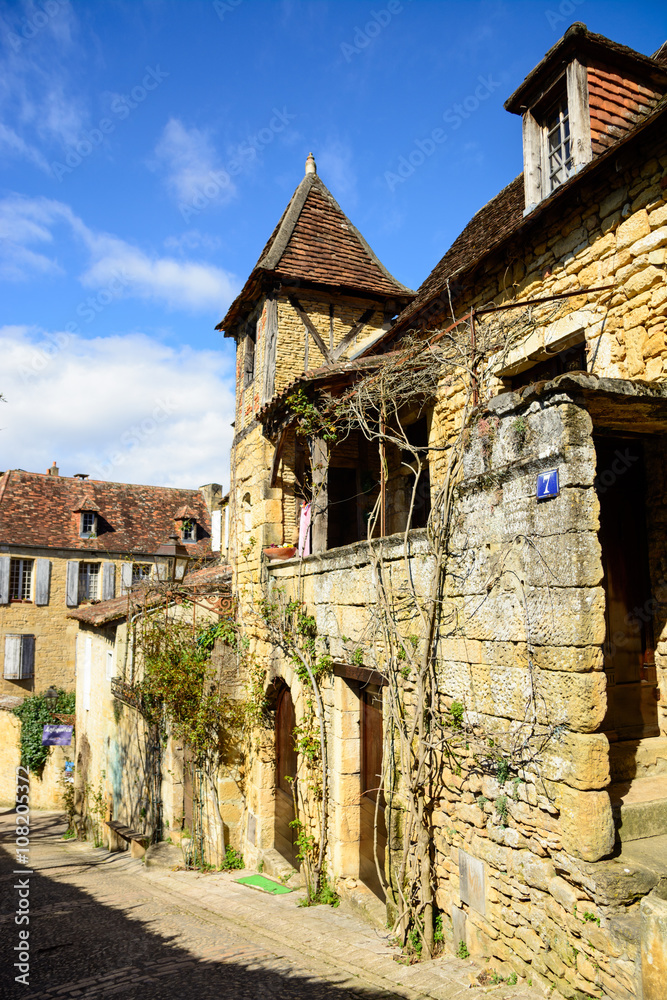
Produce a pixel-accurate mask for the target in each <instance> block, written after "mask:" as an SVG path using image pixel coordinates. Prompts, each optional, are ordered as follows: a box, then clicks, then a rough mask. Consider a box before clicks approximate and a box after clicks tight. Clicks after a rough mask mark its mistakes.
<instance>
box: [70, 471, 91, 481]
mask: <svg viewBox="0 0 667 1000" xmlns="http://www.w3.org/2000/svg"><path fill="white" fill-rule="evenodd" d="M72 478H73V479H80V480H81V482H83V481H84V479H87V478H88V473H87V472H75V473H74V475H73V476H72Z"/></svg>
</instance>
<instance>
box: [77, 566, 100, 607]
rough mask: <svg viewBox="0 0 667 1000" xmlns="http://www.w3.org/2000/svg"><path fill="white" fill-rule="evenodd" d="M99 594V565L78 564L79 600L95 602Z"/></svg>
mask: <svg viewBox="0 0 667 1000" xmlns="http://www.w3.org/2000/svg"><path fill="white" fill-rule="evenodd" d="M99 593H100V564H99V563H98V562H97V563H92V562H82V563H79V600H80V601H96V600H97V599H98V597H99Z"/></svg>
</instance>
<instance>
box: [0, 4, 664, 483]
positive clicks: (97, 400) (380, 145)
mask: <svg viewBox="0 0 667 1000" xmlns="http://www.w3.org/2000/svg"><path fill="white" fill-rule="evenodd" d="M575 20H581V21H584V22H585V23H586V24H587V25H588V27H589V28H590V29H591V30H593V31H597V32H601V33H602V34H606V35H608V36H609V37H611V38H613V39H614V40H616V41H619V42H622V43H624V44H626V45H629V46H631V47H633V48H636V49H638V50H639V51H640V52H645V53H649V54H650V53H651V52H653V51H654V50H655V49H657V48H658V46H659V45H660V44H661V43H662V42H663V41H664V40H665V37H666V36H667V7H666V6H665V4H664V0H660V2H644V3H635V4H633V5H632V6H631V7H630V6H629V5H628V4H627V3H616V2H609V0H607V2H603V3H600V2H595V0H578V2H575V0H564V2H561V3H557V2H556V0H546V2H542V0H523V2H494V0H482V2H467V3H448V2H435V0H431V2H429V0H378V2H377V3H366V2H357V0H339V2H337V3H324V2H315V3H306V2H297V0H282V2H266V0H216V2H202V3H200V2H185V0H180V2H179V0H172V2H164V0H150V2H143V3H142V2H130V0H128V2H104V0H98V2H94V3H93V2H83V0H70V2H62V0H38V2H29V3H14V2H10V3H0V62H1V68H0V295H1V299H0V301H1V302H2V312H1V314H0V352H1V353H0V357H1V358H2V361H1V363H0V392H1V393H3V394H4V396H5V397H6V400H7V401H6V402H5V403H3V404H1V405H0V427H1V428H2V429H1V430H0V469H4V468H17V467H20V468H24V469H30V470H32V471H44V470H45V469H46V467H47V465H50V464H51V462H52V461H53V460H54V459H55V460H57V461H58V463H59V466H60V469H61V471H62V473H63V474H65V475H72V474H73V473H74V472H88V473H89V474H90V475H91V476H92V477H93V478H104V479H112V480H120V481H127V482H145V483H156V484H163V485H173V486H199V485H201V484H202V483H204V482H210V481H212V480H215V481H219V482H222V483H223V484H224V485H225V488H227V486H228V484H229V468H228V466H229V445H230V441H231V435H232V429H231V427H230V423H231V421H232V420H233V419H234V417H233V393H234V386H233V352H232V345H231V344H230V343H229V341H223V340H222V339H221V337H220V334H218V333H216V332H215V330H214V327H215V324H216V323H217V322H219V320H220V319H221V318H222V316H223V314H224V312H225V310H226V307H227V306H228V305H229V303H230V302H231V300H232V299H233V297H234V295H235V294H236V293H237V291H238V290H239V289H240V287H241V286H242V284H243V282H244V280H245V278H246V277H247V275H248V273H249V272H250V270H251V269H252V267H253V265H254V264H255V262H256V260H257V257H258V255H259V253H260V251H261V249H262V247H263V245H264V243H265V241H266V239H267V238H268V236H269V234H270V232H271V230H272V228H273V226H274V225H275V223H276V222H277V220H278V218H279V217H280V215H281V213H282V211H283V209H284V207H285V205H286V204H287V201H288V200H289V198H290V196H291V194H292V192H293V190H294V188H295V187H296V186H297V184H298V183H299V181H300V180H301V178H302V176H303V169H304V161H305V157H306V155H307V154H308V152H309V151H310V150H312V151H313V153H314V155H315V158H316V160H317V164H318V172H319V174H320V176H321V177H322V179H323V181H324V183H325V184H327V186H328V187H329V188H330V190H331V191H332V193H333V194H334V196H335V197H336V198H337V199H338V201H339V202H340V204H341V206H342V207H343V209H344V211H346V212H347V214H348V215H349V216H350V218H351V219H352V221H353V222H354V223H355V224H356V225H357V226H358V227H359V228H360V230H361V231H362V232H363V234H364V236H365V237H366V239H367V240H368V242H369V243H370V244H371V246H372V247H373V249H374V250H375V251H376V253H377V254H378V256H379V257H380V258H381V259H382V261H383V262H384V263H385V265H386V266H387V267H388V268H389V269H390V270H391V271H392V272H393V273H394V274H395V275H396V277H397V278H398V279H399V280H400V281H402V282H404V283H405V284H407V285H411V286H412V287H414V288H417V287H418V285H419V284H420V283H421V282H422V281H423V280H424V279H425V278H426V276H427V275H428V273H429V271H430V270H431V268H432V267H433V266H434V264H435V263H436V262H437V261H438V260H439V259H440V257H441V256H442V255H443V253H444V252H445V250H446V249H447V247H448V246H449V245H450V243H451V242H452V241H453V240H454V239H455V237H456V235H457V234H458V232H460V230H461V229H462V228H463V226H464V225H465V224H466V222H467V221H468V219H469V218H470V216H471V215H472V214H474V212H475V211H477V209H479V208H480V207H481V206H482V205H483V204H484V203H485V202H486V201H488V199H489V198H491V197H493V195H494V194H495V193H496V192H497V191H498V190H500V189H501V188H502V187H504V185H505V184H507V183H508V182H509V181H510V180H512V179H513V178H514V177H515V176H516V175H517V174H518V173H520V171H521V123H520V120H519V119H518V118H517V117H515V116H512V115H508V114H507V112H505V111H504V110H503V106H502V105H503V102H504V100H505V99H506V98H507V97H508V96H509V94H510V93H511V92H512V91H513V90H514V88H515V87H516V86H517V85H518V84H519V83H520V82H521V80H522V79H523V77H524V76H525V75H526V73H527V72H528V71H529V70H530V69H531V68H532V67H533V66H534V65H535V64H536V63H537V62H539V60H540V59H541V58H542V56H543V55H544V53H545V52H546V51H547V50H548V49H549V48H550V47H551V46H552V45H553V44H554V43H555V42H556V41H557V40H558V38H559V37H560V35H561V34H562V33H563V32H564V31H565V29H566V28H567V27H568V25H569V24H570V23H572V22H573V21H575ZM434 129H435V130H437V129H439V130H440V132H438V133H437V136H438V142H434V141H433V140H432V138H431V137H432V135H433V130H434ZM417 150H419V151H420V153H421V156H420V155H417V154H415V155H413V156H412V161H411V162H412V163H419V161H420V160H423V162H421V163H419V165H418V166H417V167H412V168H411V167H410V160H409V158H410V155H411V154H412V153H415V151H417Z"/></svg>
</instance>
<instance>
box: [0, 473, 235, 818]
mask: <svg viewBox="0 0 667 1000" xmlns="http://www.w3.org/2000/svg"><path fill="white" fill-rule="evenodd" d="M221 501H222V490H221V487H220V486H219V485H217V484H210V485H209V486H205V487H202V489H201V490H181V489H172V488H168V487H157V486H135V485H132V484H129V483H111V482H103V481H98V480H90V479H88V477H87V476H61V475H60V474H59V470H58V468H57V467H56V465H55V463H54V464H53V466H52V467H51V468H50V469H49V470H48V471H47V472H46V473H45V474H40V473H33V472H24V471H23V470H21V469H12V470H9V471H7V472H5V473H4V474H3V475H2V476H0V655H1V656H2V662H3V670H2V680H1V681H0V684H1V685H2V686H1V688H0V695H2V696H3V700H2V705H3V706H4V707H5V708H7V709H9V708H11V707H13V706H14V705H16V704H18V703H19V702H20V700H21V699H23V698H24V697H25V696H26V695H28V694H32V693H35V692H37V693H41V692H43V691H45V690H46V689H47V688H48V687H49V686H51V685H53V686H55V687H59V688H64V689H65V690H69V691H71V690H74V687H75V673H76V656H75V643H76V634H77V626H76V624H75V623H74V622H73V621H72V620H71V619H68V617H67V614H68V611H69V610H71V609H73V608H76V607H78V606H81V605H88V604H95V603H97V602H99V601H106V600H109V599H111V598H114V597H116V596H120V595H122V594H124V593H127V592H128V591H129V590H130V589H131V587H132V586H133V585H134V584H136V583H138V582H140V581H141V580H143V579H146V578H150V576H151V574H157V573H159V567H160V564H161V563H162V562H163V561H164V560H162V559H161V557H160V556H157V555H156V551H157V549H158V547H159V546H160V545H161V544H162V543H163V542H167V541H168V540H169V536H170V535H173V534H177V535H178V536H179V537H180V538H181V540H182V541H183V542H184V544H186V545H187V546H188V548H189V550H190V551H191V552H192V555H193V557H194V558H195V559H196V560H207V559H209V558H210V557H211V554H212V551H215V550H217V551H219V550H220V546H221V544H222V543H221V526H222V523H223V522H222V518H223V512H222V509H221V508H222V504H221ZM0 724H1V725H2V731H3V737H4V739H3V742H4V743H5V744H6V746H7V747H8V749H7V750H6V752H7V753H9V754H10V756H11V759H12V760H15V762H16V763H18V753H19V751H18V745H17V742H16V736H17V731H18V720H17V719H16V718H14V717H13V716H11V715H9V714H8V713H7V712H5V711H1V712H0ZM3 774H4V776H5V781H6V782H7V783H8V784H7V786H6V787H4V786H0V799H1V800H2V801H12V795H13V788H14V783H13V769H12V770H9V769H5V770H3ZM45 780H46V779H45ZM47 784H48V785H49V789H50V790H49V791H48V792H47V791H44V790H43V794H44V795H45V796H46V798H45V799H44V802H43V804H44V805H45V806H50V807H53V806H55V805H56V804H57V803H58V801H59V797H60V792H59V789H58V787H57V783H56V784H55V785H54V784H53V782H51V781H50V780H49V781H48V782H47ZM39 787H40V788H41V786H39ZM34 793H35V795H38V787H37V785H35V788H34ZM39 794H42V793H39Z"/></svg>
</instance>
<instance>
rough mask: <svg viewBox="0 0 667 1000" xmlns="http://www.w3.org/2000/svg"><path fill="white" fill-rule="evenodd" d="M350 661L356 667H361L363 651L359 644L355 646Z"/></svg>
mask: <svg viewBox="0 0 667 1000" xmlns="http://www.w3.org/2000/svg"><path fill="white" fill-rule="evenodd" d="M352 662H353V663H354V665H355V666H356V667H362V666H363V665H364V651H363V649H362V648H361V646H357V648H356V649H355V651H354V652H353V654H352Z"/></svg>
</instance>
